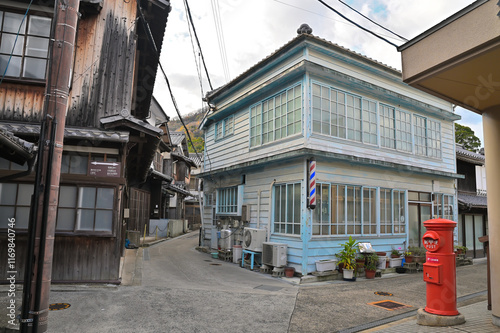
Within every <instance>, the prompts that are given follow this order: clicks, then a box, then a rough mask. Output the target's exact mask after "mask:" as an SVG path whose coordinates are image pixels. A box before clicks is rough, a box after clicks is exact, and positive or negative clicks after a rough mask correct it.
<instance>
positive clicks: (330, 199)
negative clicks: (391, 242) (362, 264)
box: [312, 182, 408, 237]
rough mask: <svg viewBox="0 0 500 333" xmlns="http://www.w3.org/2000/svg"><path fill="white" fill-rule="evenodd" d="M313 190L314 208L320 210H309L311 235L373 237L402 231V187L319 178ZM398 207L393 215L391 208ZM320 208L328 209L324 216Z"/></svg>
mask: <svg viewBox="0 0 500 333" xmlns="http://www.w3.org/2000/svg"><path fill="white" fill-rule="evenodd" d="M325 188H327V189H328V195H327V196H325V195H324V194H325V191H324V189H325ZM316 191H317V193H318V195H317V199H316V200H317V205H316V210H318V209H319V210H322V211H321V213H319V211H316V212H314V213H313V220H312V236H313V237H325V236H326V237H345V236H348V235H356V236H361V237H373V236H387V235H404V234H405V233H406V215H407V211H408V208H407V207H408V201H407V196H406V190H401V189H389V188H381V187H376V186H363V185H352V184H340V183H328V182H321V183H318V184H317V186H316ZM358 198H359V199H358ZM384 199H385V200H384ZM396 199H398V201H397V200H396ZM325 203H326V204H325ZM325 205H328V207H325ZM382 205H385V206H386V207H382ZM384 208H385V209H384ZM401 208H403V211H402V212H399V214H398V216H396V214H395V209H401ZM324 210H326V211H328V216H327V218H326V219H325V218H324V214H323V213H324ZM385 214H387V216H384V215H385ZM401 214H403V215H401ZM334 215H335V216H334ZM318 217H319V219H318ZM401 217H402V218H401ZM326 226H328V228H326ZM324 230H328V231H327V232H324Z"/></svg>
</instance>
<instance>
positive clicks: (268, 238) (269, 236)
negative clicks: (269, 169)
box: [267, 179, 276, 242]
mask: <svg viewBox="0 0 500 333" xmlns="http://www.w3.org/2000/svg"><path fill="white" fill-rule="evenodd" d="M275 183H276V179H273V181H272V182H271V185H269V222H268V223H267V241H268V242H270V241H271V219H272V216H271V213H272V209H271V207H272V206H273V195H272V193H273V186H274V184H275Z"/></svg>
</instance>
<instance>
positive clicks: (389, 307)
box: [368, 300, 411, 311]
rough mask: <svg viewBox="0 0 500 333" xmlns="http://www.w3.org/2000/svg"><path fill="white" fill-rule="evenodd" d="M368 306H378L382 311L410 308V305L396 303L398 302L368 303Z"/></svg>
mask: <svg viewBox="0 0 500 333" xmlns="http://www.w3.org/2000/svg"><path fill="white" fill-rule="evenodd" d="M368 305H373V306H378V307H380V308H383V309H386V310H389V311H393V310H400V309H404V308H411V305H406V304H403V303H398V302H394V301H389V300H385V301H378V302H373V303H368Z"/></svg>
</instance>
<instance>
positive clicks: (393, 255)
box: [391, 254, 401, 258]
mask: <svg viewBox="0 0 500 333" xmlns="http://www.w3.org/2000/svg"><path fill="white" fill-rule="evenodd" d="M399 257H401V256H400V255H399V254H391V258H399Z"/></svg>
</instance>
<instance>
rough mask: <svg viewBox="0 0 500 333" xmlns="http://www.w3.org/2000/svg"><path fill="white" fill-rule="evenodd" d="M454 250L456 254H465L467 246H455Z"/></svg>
mask: <svg viewBox="0 0 500 333" xmlns="http://www.w3.org/2000/svg"><path fill="white" fill-rule="evenodd" d="M454 248H455V252H456V253H457V254H465V253H467V250H468V248H467V246H461V245H455V246H454Z"/></svg>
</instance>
